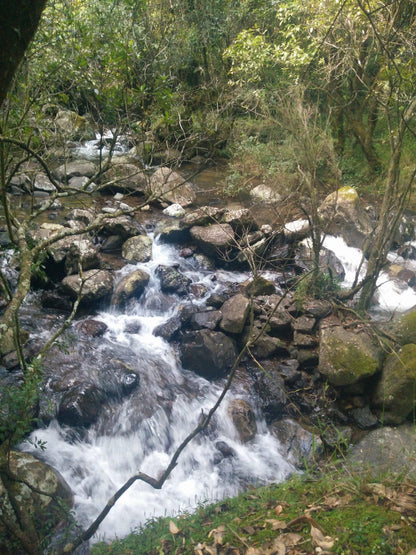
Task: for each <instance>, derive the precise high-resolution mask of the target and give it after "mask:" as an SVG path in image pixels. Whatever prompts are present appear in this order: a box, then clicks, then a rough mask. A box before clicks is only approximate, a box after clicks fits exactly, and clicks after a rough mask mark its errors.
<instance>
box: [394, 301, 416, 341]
mask: <svg viewBox="0 0 416 555" xmlns="http://www.w3.org/2000/svg"><path fill="white" fill-rule="evenodd" d="M393 333H394V335H395V336H396V338H397V341H398V342H399V344H400V345H406V344H407V343H416V309H414V310H411V311H410V312H407V313H406V314H403V316H401V318H400V319H399V320H398V322H397V323H396V324H395V325H394V326H393Z"/></svg>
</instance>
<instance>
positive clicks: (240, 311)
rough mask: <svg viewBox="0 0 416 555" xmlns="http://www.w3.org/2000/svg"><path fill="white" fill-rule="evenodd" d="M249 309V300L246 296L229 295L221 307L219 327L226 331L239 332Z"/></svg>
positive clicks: (242, 327)
mask: <svg viewBox="0 0 416 555" xmlns="http://www.w3.org/2000/svg"><path fill="white" fill-rule="evenodd" d="M249 311H250V301H249V299H248V298H247V297H245V296H244V295H241V294H238V295H234V296H233V297H230V298H229V299H228V300H227V301H225V303H224V304H223V305H222V307H221V312H222V319H221V323H220V328H221V329H222V331H225V332H228V333H233V334H239V333H241V332H242V331H243V329H244V325H245V323H246V320H247V316H248V313H249Z"/></svg>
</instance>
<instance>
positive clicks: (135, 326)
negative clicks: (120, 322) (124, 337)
mask: <svg viewBox="0 0 416 555" xmlns="http://www.w3.org/2000/svg"><path fill="white" fill-rule="evenodd" d="M141 329H142V324H141V323H140V321H139V320H133V321H132V322H126V324H125V326H124V333H131V334H135V333H140V330H141Z"/></svg>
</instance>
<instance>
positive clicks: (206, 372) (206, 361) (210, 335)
mask: <svg viewBox="0 0 416 555" xmlns="http://www.w3.org/2000/svg"><path fill="white" fill-rule="evenodd" d="M180 351H181V361H182V365H183V367H184V368H186V369H188V370H192V371H193V372H196V373H197V374H199V375H201V376H203V377H204V378H209V379H215V378H218V377H220V376H223V375H224V374H225V373H226V372H227V371H228V370H230V369H231V368H232V366H233V364H234V362H235V360H236V358H237V349H236V347H235V344H234V342H233V341H232V339H230V338H229V337H227V336H226V335H225V334H223V333H221V332H218V331H211V330H208V329H204V330H198V331H195V332H189V333H187V334H186V335H185V337H184V339H183V341H182V343H181V345H180Z"/></svg>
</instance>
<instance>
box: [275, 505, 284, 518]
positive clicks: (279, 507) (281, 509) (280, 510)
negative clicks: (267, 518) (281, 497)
mask: <svg viewBox="0 0 416 555" xmlns="http://www.w3.org/2000/svg"><path fill="white" fill-rule="evenodd" d="M282 511H283V507H282V505H277V507H276V508H275V510H274V512H275V513H276V514H277V516H279V515H280V513H281V512H282Z"/></svg>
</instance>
